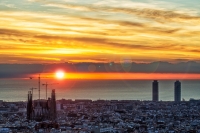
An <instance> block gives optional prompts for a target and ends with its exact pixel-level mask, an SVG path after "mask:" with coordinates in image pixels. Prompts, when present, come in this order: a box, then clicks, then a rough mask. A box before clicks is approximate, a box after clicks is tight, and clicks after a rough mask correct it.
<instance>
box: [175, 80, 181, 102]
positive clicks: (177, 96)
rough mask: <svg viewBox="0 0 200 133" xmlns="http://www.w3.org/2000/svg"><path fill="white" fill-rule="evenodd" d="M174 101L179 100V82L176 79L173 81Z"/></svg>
mask: <svg viewBox="0 0 200 133" xmlns="http://www.w3.org/2000/svg"><path fill="white" fill-rule="evenodd" d="M174 101H175V102H180V101H181V82H180V81H178V80H177V81H176V82H175V83H174Z"/></svg>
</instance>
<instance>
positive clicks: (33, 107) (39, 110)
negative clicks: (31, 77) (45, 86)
mask: <svg viewBox="0 0 200 133" xmlns="http://www.w3.org/2000/svg"><path fill="white" fill-rule="evenodd" d="M27 119H28V120H36V121H45V120H50V121H56V95H55V89H54V90H52V93H51V98H48V99H47V100H45V99H38V100H34V101H33V99H32V93H31V91H29V92H28V102H27Z"/></svg>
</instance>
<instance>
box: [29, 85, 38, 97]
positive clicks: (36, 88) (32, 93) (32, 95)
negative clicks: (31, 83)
mask: <svg viewBox="0 0 200 133" xmlns="http://www.w3.org/2000/svg"><path fill="white" fill-rule="evenodd" d="M35 89H37V88H33V87H32V88H30V90H32V97H33V90H35Z"/></svg>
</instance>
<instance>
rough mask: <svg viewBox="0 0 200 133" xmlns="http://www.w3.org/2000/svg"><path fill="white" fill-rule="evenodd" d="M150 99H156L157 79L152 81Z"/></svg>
mask: <svg viewBox="0 0 200 133" xmlns="http://www.w3.org/2000/svg"><path fill="white" fill-rule="evenodd" d="M152 100H153V101H158V81H157V80H154V81H153V83H152Z"/></svg>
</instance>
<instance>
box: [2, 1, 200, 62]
mask: <svg viewBox="0 0 200 133" xmlns="http://www.w3.org/2000/svg"><path fill="white" fill-rule="evenodd" d="M199 36H200V1H199V0H123V1H121V0H101V1H100V0H85V1H83V0H1V1H0V63H9V64H16V63H17V64H24V63H26V64H28V63H30V64H34V63H62V62H92V63H99V62H104V63H106V62H123V61H133V62H137V63H150V62H154V61H166V62H172V63H174V62H175V63H176V62H180V61H196V62H199V61H200V54H199V53H200V37H199Z"/></svg>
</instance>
